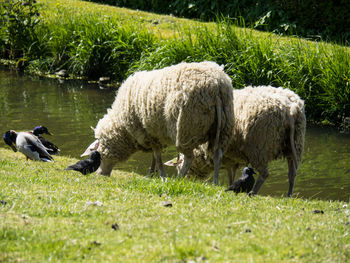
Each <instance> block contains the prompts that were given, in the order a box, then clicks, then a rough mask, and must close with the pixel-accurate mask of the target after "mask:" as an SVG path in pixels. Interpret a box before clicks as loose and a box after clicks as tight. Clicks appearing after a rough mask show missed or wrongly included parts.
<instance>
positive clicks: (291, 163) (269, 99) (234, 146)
mask: <svg viewBox="0 0 350 263" xmlns="http://www.w3.org/2000/svg"><path fill="white" fill-rule="evenodd" d="M233 94H234V115H233V116H232V118H233V119H235V126H234V127H233V130H232V140H231V142H230V145H229V146H228V149H227V151H226V153H225V154H224V156H223V162H222V164H223V167H224V168H226V170H227V175H228V178H229V183H230V185H231V184H232V183H233V180H234V178H235V172H236V170H237V169H238V167H239V166H240V165H247V164H249V163H250V164H251V165H252V166H253V167H254V168H255V169H257V171H258V172H259V176H258V178H257V180H256V182H255V185H254V187H253V190H252V191H251V194H257V193H258V191H259V189H260V187H261V185H262V184H263V183H264V182H265V180H266V178H267V177H268V175H269V172H268V163H269V162H271V161H272V160H276V159H279V158H286V159H287V163H288V178H289V190H288V196H291V195H292V193H293V187H294V181H295V176H296V170H297V168H298V167H299V165H300V163H301V159H302V154H303V150H304V141H305V130H306V117H305V113H304V102H303V100H301V99H300V97H299V96H298V95H297V94H295V93H294V92H293V91H291V90H289V89H283V88H274V87H271V86H258V87H246V88H244V89H241V90H234V93H233ZM179 156H180V157H179V158H178V161H177V162H176V163H171V162H166V163H165V164H167V165H171V166H178V167H181V165H182V156H181V154H180V155H179ZM194 156H195V158H194V160H193V162H192V167H191V169H190V173H192V174H195V175H197V176H199V177H203V176H208V174H209V173H210V172H211V171H212V163H211V159H210V158H209V156H208V154H207V145H206V144H203V145H201V146H200V147H198V148H196V149H195V150H194Z"/></svg>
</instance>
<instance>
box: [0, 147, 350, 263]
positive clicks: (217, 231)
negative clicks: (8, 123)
mask: <svg viewBox="0 0 350 263" xmlns="http://www.w3.org/2000/svg"><path fill="white" fill-rule="evenodd" d="M75 161H76V160H75V159H70V158H68V157H56V158H55V163H51V164H50V163H41V162H31V161H28V162H26V161H25V158H24V157H23V156H22V155H21V154H20V153H13V152H11V151H10V150H5V149H2V148H0V184H1V186H2V189H1V191H0V200H2V204H1V205H0V218H1V220H0V260H1V261H5V262H9V261H10V262H12V261H15V262H18V261H24V262H46V261H54V262H58V261H59V262H71V261H74V262H106V261H114V262H160V261H164V262H181V261H184V262H187V261H190V260H193V261H198V262H200V261H204V262H205V261H209V262H227V261H230V262H232V261H239V262H251V261H254V262H266V260H267V259H268V261H269V262H290V261H292V262H294V261H295V262H308V261H312V262H315V261H321V262H345V261H346V260H347V258H349V256H350V255H349V244H350V237H349V233H348V232H349V225H348V224H349V221H350V220H349V207H348V204H347V203H344V202H337V201H336V202H327V201H318V200H312V201H310V200H303V199H289V198H272V197H262V196H256V197H254V198H249V197H248V196H247V195H245V194H239V195H234V194H232V193H226V192H224V188H222V187H214V186H212V185H210V184H205V183H201V182H193V181H192V182H190V181H188V180H187V179H181V178H179V179H177V178H169V179H168V180H166V181H164V180H160V179H159V178H148V177H146V176H142V175H139V174H135V173H133V174H131V173H127V172H120V171H116V170H115V171H113V173H112V176H111V177H109V178H108V177H103V176H97V175H95V174H92V175H88V176H83V175H81V174H80V173H77V172H72V171H65V170H64V168H65V167H66V166H67V165H69V164H71V163H74V162H75ZM165 202H168V203H171V204H172V206H164V205H165ZM315 210H318V211H320V213H315V212H314V211H315ZM321 211H322V212H323V213H322V212H321Z"/></svg>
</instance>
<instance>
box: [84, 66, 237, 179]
mask: <svg viewBox="0 0 350 263" xmlns="http://www.w3.org/2000/svg"><path fill="white" fill-rule="evenodd" d="M232 103H233V88H232V83H231V79H230V77H229V76H228V75H227V74H226V73H225V72H224V71H223V68H222V67H220V66H219V65H218V64H216V63H215V62H207V61H205V62H199V63H184V62H183V63H180V64H177V65H174V66H170V67H166V68H163V69H159V70H153V71H141V72H136V73H134V74H133V75H132V76H130V77H129V78H127V79H126V80H125V82H124V83H123V84H122V86H121V87H120V88H119V91H118V93H117V95H116V99H115V101H114V103H113V104H112V107H111V108H110V109H108V110H107V114H105V115H104V117H103V118H102V119H100V120H99V121H98V124H97V126H96V128H95V129H94V131H95V138H96V139H97V140H96V141H95V142H94V143H92V144H91V145H90V146H89V147H88V149H87V151H85V153H84V154H83V155H87V154H89V153H90V152H91V151H92V150H98V151H99V152H100V153H101V155H102V162H101V165H100V167H99V169H98V170H97V173H98V174H102V175H107V176H109V175H110V173H111V170H112V168H113V166H114V165H115V164H116V163H117V162H122V161H125V160H127V159H128V158H129V156H130V155H131V154H133V153H134V152H136V151H138V150H142V151H153V155H154V158H155V160H156V163H157V166H158V169H159V171H160V175H161V176H166V175H165V171H164V168H163V165H162V160H161V150H162V149H163V148H165V147H167V146H168V145H175V146H176V148H177V149H178V151H180V152H183V154H184V156H185V157H184V164H183V167H182V169H180V171H179V174H181V175H183V176H185V175H186V173H187V170H188V169H189V167H190V165H191V162H192V159H193V149H194V148H195V147H197V146H199V145H200V144H203V143H205V142H208V153H209V155H211V157H212V158H213V160H214V166H215V174H216V179H215V177H214V183H217V177H218V174H219V167H220V162H221V158H222V154H223V152H224V151H225V150H226V147H227V144H228V141H229V140H230V138H231V135H232V133H231V131H232V128H233V125H234V121H233V119H232V118H231V116H232V115H233V104H232Z"/></svg>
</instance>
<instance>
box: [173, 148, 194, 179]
mask: <svg viewBox="0 0 350 263" xmlns="http://www.w3.org/2000/svg"><path fill="white" fill-rule="evenodd" d="M192 160H193V153H191V154H184V162H183V165H182V167H181V169H180V170H179V171H178V174H177V175H178V176H180V175H182V176H183V177H185V176H186V174H187V172H188V170H189V169H190V167H191V164H192Z"/></svg>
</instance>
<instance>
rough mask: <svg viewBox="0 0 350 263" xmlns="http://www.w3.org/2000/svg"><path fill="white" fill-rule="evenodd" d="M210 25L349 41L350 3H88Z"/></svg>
mask: <svg viewBox="0 0 350 263" xmlns="http://www.w3.org/2000/svg"><path fill="white" fill-rule="evenodd" d="M88 1H93V2H99V3H108V4H110V5H117V6H120V7H128V8H134V9H141V10H145V11H152V12H157V13H163V14H173V15H175V16H179V17H187V18H199V19H202V20H206V21H208V20H209V21H210V20H215V19H216V16H218V15H219V16H220V15H223V16H225V17H231V18H240V17H241V18H243V20H244V21H245V23H246V26H251V27H255V28H258V29H261V30H268V31H274V32H278V33H287V34H298V35H300V36H304V37H308V38H313V39H319V38H322V39H326V40H336V41H340V42H341V43H343V42H345V41H347V42H349V41H350V13H349V10H350V1H348V0H340V1H338V0H307V1H299V0H258V1H252V0H234V1H232V0H231V1H230V0H172V1H170V0H163V1H160V0H152V1H142V0H132V1H126V0H88Z"/></svg>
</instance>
